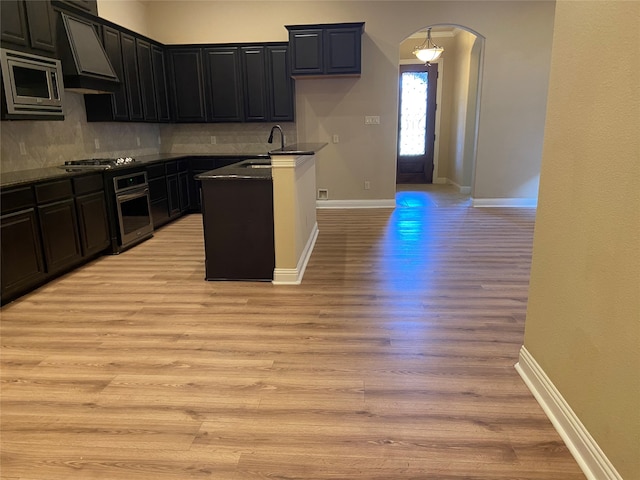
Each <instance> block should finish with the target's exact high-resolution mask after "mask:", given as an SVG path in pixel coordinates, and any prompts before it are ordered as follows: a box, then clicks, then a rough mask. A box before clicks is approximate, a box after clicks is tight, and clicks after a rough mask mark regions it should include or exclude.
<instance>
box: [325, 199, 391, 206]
mask: <svg viewBox="0 0 640 480" xmlns="http://www.w3.org/2000/svg"><path fill="white" fill-rule="evenodd" d="M316 208H396V199H395V198H390V199H386V200H317V201H316Z"/></svg>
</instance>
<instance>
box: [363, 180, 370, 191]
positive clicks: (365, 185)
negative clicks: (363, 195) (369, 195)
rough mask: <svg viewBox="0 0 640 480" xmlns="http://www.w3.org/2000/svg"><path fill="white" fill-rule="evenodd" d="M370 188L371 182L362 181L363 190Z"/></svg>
mask: <svg viewBox="0 0 640 480" xmlns="http://www.w3.org/2000/svg"><path fill="white" fill-rule="evenodd" d="M370 188H371V183H370V182H369V180H365V181H364V189H365V190H369V189H370Z"/></svg>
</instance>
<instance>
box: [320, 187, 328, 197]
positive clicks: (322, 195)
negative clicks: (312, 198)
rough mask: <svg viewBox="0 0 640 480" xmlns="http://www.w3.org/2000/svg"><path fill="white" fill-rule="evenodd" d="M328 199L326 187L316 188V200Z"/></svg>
mask: <svg viewBox="0 0 640 480" xmlns="http://www.w3.org/2000/svg"><path fill="white" fill-rule="evenodd" d="M328 199H329V190H327V189H326V188H319V189H318V200H328Z"/></svg>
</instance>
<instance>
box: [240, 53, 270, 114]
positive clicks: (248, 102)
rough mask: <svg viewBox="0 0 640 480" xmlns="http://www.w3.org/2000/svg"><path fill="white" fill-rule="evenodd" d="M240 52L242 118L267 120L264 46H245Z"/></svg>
mask: <svg viewBox="0 0 640 480" xmlns="http://www.w3.org/2000/svg"><path fill="white" fill-rule="evenodd" d="M240 52H241V54H242V80H243V84H244V119H245V120H247V121H263V122H264V121H267V120H268V115H267V73H266V65H265V53H264V46H262V45H260V46H250V47H249V46H247V47H242V48H241V50H240Z"/></svg>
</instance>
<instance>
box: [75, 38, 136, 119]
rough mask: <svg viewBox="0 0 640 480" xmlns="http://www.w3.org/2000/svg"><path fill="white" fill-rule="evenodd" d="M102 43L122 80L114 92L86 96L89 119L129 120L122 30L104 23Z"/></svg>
mask: <svg viewBox="0 0 640 480" xmlns="http://www.w3.org/2000/svg"><path fill="white" fill-rule="evenodd" d="M102 44H103V46H104V50H105V52H106V53H107V57H108V58H109V62H111V66H112V67H113V70H114V71H115V73H116V75H117V76H118V79H119V80H120V87H119V88H118V90H117V91H116V92H115V93H113V94H100V95H95V94H92V95H85V96H84V104H85V110H86V113H87V121H89V122H104V121H114V120H119V121H126V120H129V100H128V99H127V85H126V82H125V81H124V65H123V62H122V45H121V41H120V31H119V30H116V29H115V28H111V27H109V26H107V25H103V26H102Z"/></svg>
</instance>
